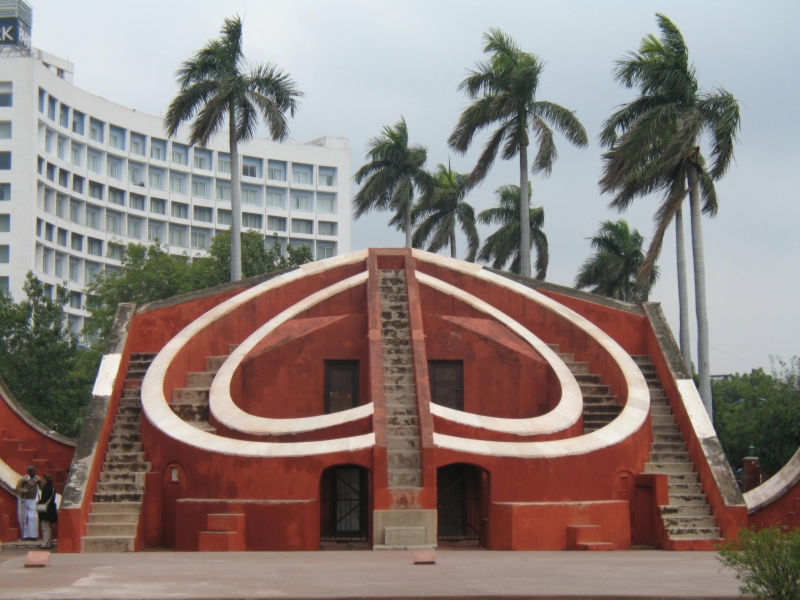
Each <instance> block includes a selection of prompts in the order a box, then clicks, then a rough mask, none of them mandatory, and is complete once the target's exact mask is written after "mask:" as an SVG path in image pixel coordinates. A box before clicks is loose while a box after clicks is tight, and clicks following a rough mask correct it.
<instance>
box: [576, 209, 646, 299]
mask: <svg viewBox="0 0 800 600" xmlns="http://www.w3.org/2000/svg"><path fill="white" fill-rule="evenodd" d="M589 239H590V240H591V246H592V248H593V249H594V251H595V252H594V254H593V255H592V256H590V257H589V258H588V259H586V262H585V263H583V265H581V268H580V270H579V271H578V275H577V276H576V277H575V287H576V288H577V289H579V290H583V289H586V288H590V291H591V292H592V293H594V294H600V295H601V296H607V297H608V298H615V299H617V300H623V301H625V302H633V301H635V300H641V301H643V302H644V301H647V297H648V295H649V294H650V290H651V289H652V288H653V285H655V283H656V280H657V279H658V267H656V268H654V269H653V270H652V271H650V277H649V279H648V281H647V285H646V286H645V287H643V288H642V287H640V286H638V285H637V280H636V277H637V275H638V274H639V269H640V267H641V266H642V262H643V261H644V251H643V250H642V244H643V243H644V238H643V237H642V236H641V234H640V233H639V232H638V231H637V230H636V229H634V230H633V231H631V229H630V227H628V223H627V221H625V220H623V219H620V220H618V221H604V222H603V223H602V224H601V225H600V230H599V231H598V232H597V233H596V234H595V235H593V236H592V237H590V238H589Z"/></svg>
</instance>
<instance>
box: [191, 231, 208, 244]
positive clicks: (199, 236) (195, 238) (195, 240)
mask: <svg viewBox="0 0 800 600" xmlns="http://www.w3.org/2000/svg"><path fill="white" fill-rule="evenodd" d="M206 239H207V236H206V234H205V233H192V248H205V247H206Z"/></svg>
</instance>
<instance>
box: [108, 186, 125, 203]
mask: <svg viewBox="0 0 800 600" xmlns="http://www.w3.org/2000/svg"><path fill="white" fill-rule="evenodd" d="M108 201H109V202H111V203H112V204H118V205H119V206H125V192H123V191H122V190H115V189H114V188H108Z"/></svg>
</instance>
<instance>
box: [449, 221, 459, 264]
mask: <svg viewBox="0 0 800 600" xmlns="http://www.w3.org/2000/svg"><path fill="white" fill-rule="evenodd" d="M450 257H451V258H458V256H457V255H456V222H455V220H453V226H452V227H451V228H450Z"/></svg>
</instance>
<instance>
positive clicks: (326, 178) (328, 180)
mask: <svg viewBox="0 0 800 600" xmlns="http://www.w3.org/2000/svg"><path fill="white" fill-rule="evenodd" d="M322 185H326V186H328V187H333V175H331V174H330V173H324V174H323V175H322Z"/></svg>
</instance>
